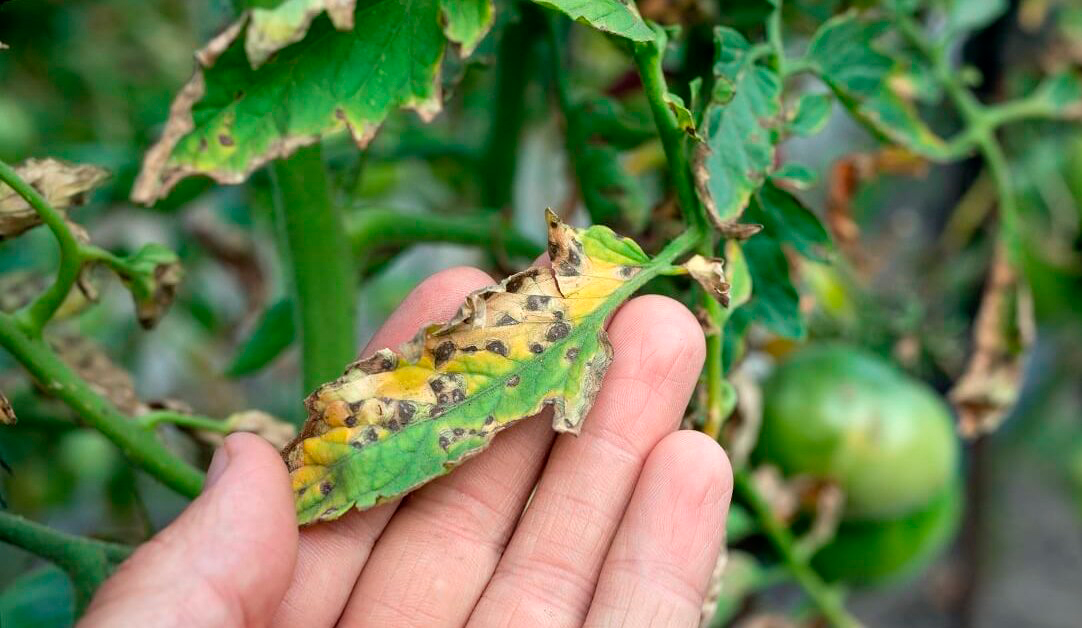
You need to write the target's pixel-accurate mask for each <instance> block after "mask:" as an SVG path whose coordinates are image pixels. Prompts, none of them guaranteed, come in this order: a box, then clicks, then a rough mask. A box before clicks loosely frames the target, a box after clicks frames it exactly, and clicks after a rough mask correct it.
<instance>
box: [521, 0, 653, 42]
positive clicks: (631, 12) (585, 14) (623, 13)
mask: <svg viewBox="0 0 1082 628" xmlns="http://www.w3.org/2000/svg"><path fill="white" fill-rule="evenodd" d="M534 2H536V3H537V4H540V5H541V6H544V7H548V8H550V9H555V10H557V11H560V12H561V13H564V14H566V15H567V16H568V17H570V18H571V19H573V20H578V21H579V22H583V23H586V24H589V25H590V26H593V27H594V28H596V29H597V30H599V31H604V32H606V33H612V34H613V35H619V36H621V37H624V38H626V39H630V40H632V41H651V40H653V39H654V31H652V30H650V27H649V26H647V25H646V22H644V21H643V19H642V17H641V16H640V15H639V11H638V10H637V9H636V8H635V3H633V2H628V1H627V0H534Z"/></svg>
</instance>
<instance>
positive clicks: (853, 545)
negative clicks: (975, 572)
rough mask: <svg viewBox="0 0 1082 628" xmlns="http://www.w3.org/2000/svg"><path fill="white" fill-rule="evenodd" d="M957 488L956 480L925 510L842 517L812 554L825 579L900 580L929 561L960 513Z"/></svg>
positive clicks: (860, 582)
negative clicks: (859, 518)
mask: <svg viewBox="0 0 1082 628" xmlns="http://www.w3.org/2000/svg"><path fill="white" fill-rule="evenodd" d="M962 501H963V500H962V486H961V483H960V482H955V483H954V485H953V486H949V487H947V490H945V491H943V493H942V494H941V495H939V496H937V497H936V498H934V499H933V500H932V501H931V502H929V503H928V504H927V505H926V506H925V507H924V508H922V509H920V510H918V511H916V512H913V513H911V514H909V515H906V516H904V517H900V518H898V519H890V520H886V521H846V522H843V523H842V524H841V525H840V526H839V527H838V532H837V534H836V535H835V537H834V539H833V540H832V541H831V542H830V543H828V544H827V545H825V546H824V547H823V548H822V549H820V550H819V551H818V552H817V553H816V554H815V556H814V557H813V558H812V566H813V567H815V569H816V571H818V572H819V574H820V575H821V576H823V578H825V579H827V580H832V581H833V580H844V581H846V582H848V583H850V584H852V585H856V586H869V585H877V584H884V583H886V582H890V581H893V580H900V579H904V578H905V577H906V576H909V575H912V574H915V573H917V572H919V571H920V570H922V569H923V568H924V567H926V566H927V565H928V563H930V562H931V561H932V560H933V559H935V557H936V556H938V555H939V553H940V552H941V551H942V550H943V548H944V547H946V545H947V544H948V543H949V542H950V541H951V539H953V538H954V536H955V534H956V533H957V531H958V524H959V522H960V521H961V514H962Z"/></svg>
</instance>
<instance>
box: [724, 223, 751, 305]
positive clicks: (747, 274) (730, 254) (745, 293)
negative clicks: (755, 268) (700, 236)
mask: <svg viewBox="0 0 1082 628" xmlns="http://www.w3.org/2000/svg"><path fill="white" fill-rule="evenodd" d="M725 275H726V276H727V277H728V279H729V310H730V311H732V310H735V309H736V308H738V307H740V306H741V305H744V304H745V303H747V302H748V299H750V298H751V290H752V287H751V271H750V270H749V269H748V260H747V258H745V257H744V250H743V249H742V248H740V244H739V243H737V242H736V241H734V240H729V241H727V242H726V243H725Z"/></svg>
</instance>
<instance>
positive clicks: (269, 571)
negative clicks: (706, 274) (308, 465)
mask: <svg viewBox="0 0 1082 628" xmlns="http://www.w3.org/2000/svg"><path fill="white" fill-rule="evenodd" d="M491 283H493V282H492V279H491V278H490V277H488V276H487V275H485V274H484V273H482V272H480V271H478V270H475V269H468V268H457V269H451V270H448V271H444V272H441V273H438V274H436V275H434V276H433V277H431V278H429V279H428V280H426V281H425V282H423V283H422V284H421V285H420V286H418V287H417V289H416V290H414V291H413V292H412V293H411V294H410V295H409V297H407V298H406V300H405V302H404V303H403V304H402V306H401V307H400V308H399V309H398V310H397V311H396V312H395V313H394V314H393V315H392V316H391V317H390V319H389V320H388V321H387V323H386V324H385V325H384V326H383V328H382V329H381V330H380V331H379V332H378V333H377V334H376V335H375V337H374V338H373V339H372V341H371V342H370V343H369V344H368V348H367V349H366V350H365V351H366V353H371V352H372V351H374V350H375V349H379V348H382V347H395V346H397V345H399V344H400V343H402V342H404V341H406V340H408V339H409V338H410V337H412V336H413V334H414V332H415V331H416V330H417V329H418V328H419V327H420V326H421V325H422V324H424V323H427V322H429V321H433V320H446V319H447V318H450V317H451V316H452V315H453V314H454V312H455V310H456V309H457V308H458V306H459V304H460V303H461V302H462V301H463V299H464V298H465V296H466V295H467V294H468V293H470V292H472V291H473V290H475V289H477V288H480V287H482V286H485V285H489V284H491ZM609 337H610V340H611V341H612V344H613V347H614V349H615V356H614V361H613V363H612V365H611V367H610V368H609V371H608V374H607V375H606V377H605V382H604V386H603V387H602V390H601V392H600V393H599V395H598V398H597V401H596V403H595V405H594V408H593V410H592V411H591V412H590V415H589V417H587V419H586V422H585V424H584V425H583V429H582V434H581V435H579V436H578V437H575V436H571V435H556V434H555V433H554V432H553V431H552V429H551V427H550V424H549V418H548V417H547V416H541V417H534V418H531V419H527V420H524V421H522V422H521V423H519V424H518V425H515V426H513V427H511V428H509V429H508V430H506V431H505V432H503V433H501V434H499V435H498V436H497V437H496V439H495V441H494V442H493V443H492V445H491V446H490V447H489V449H488V450H486V451H484V452H483V453H481V454H480V455H478V456H477V457H476V458H475V459H473V460H470V461H468V462H466V463H465V464H463V465H462V467H461V468H459V469H457V470H456V471H454V472H453V473H451V474H450V475H448V476H445V477H442V478H439V479H437V480H435V481H433V482H431V483H429V484H428V485H426V486H424V487H423V488H421V489H419V490H417V491H415V492H413V493H412V494H410V495H409V496H407V497H405V498H403V499H401V500H396V501H394V502H391V503H387V504H383V505H381V506H379V507H377V508H373V509H371V510H368V511H365V512H357V511H353V512H350V513H347V514H346V515H344V516H343V517H341V518H340V519H338V520H336V521H332V522H327V523H320V524H316V525H313V526H309V527H306V528H304V529H301V530H300V531H298V529H297V525H296V519H295V515H294V508H293V495H292V492H291V490H290V483H289V479H288V476H287V472H286V469H285V466H284V464H283V463H282V461H281V458H280V457H279V456H278V454H277V452H275V451H274V449H273V448H272V447H271V446H270V445H268V444H267V443H265V442H264V441H262V440H261V439H260V438H258V437H256V436H253V435H251V434H234V435H231V436H230V437H229V438H228V439H227V440H226V443H225V445H224V446H223V447H222V448H221V449H219V451H218V452H217V453H216V454H215V456H214V460H213V462H212V463H211V468H210V470H209V472H208V478H207V486H206V488H205V489H204V491H203V494H202V495H201V496H200V497H199V498H198V499H196V500H195V501H194V502H193V503H192V504H191V506H189V507H188V509H187V510H185V511H184V513H183V514H182V515H181V516H180V517H179V518H178V519H177V520H176V521H175V522H173V523H172V524H171V525H170V526H169V527H167V528H166V529H164V530H162V532H160V533H159V534H158V535H157V536H155V537H154V538H153V539H152V540H151V541H150V542H148V543H146V544H144V545H143V546H142V547H140V548H139V550H138V551H137V552H136V553H135V554H134V555H133V556H132V557H131V558H130V559H129V560H128V561H126V562H125V563H124V564H123V565H122V566H121V568H120V569H119V570H118V571H117V573H116V574H115V575H114V576H113V577H112V578H111V579H110V580H109V581H107V582H106V583H105V584H104V585H103V586H102V588H101V589H100V590H99V591H98V594H97V595H96V597H95V598H94V601H93V603H92V604H91V606H90V608H89V609H88V611H87V614H86V616H85V617H84V619H83V625H85V626H129V625H130V626H151V625H152V626H161V625H178V626H221V625H267V624H272V625H277V626H329V625H332V624H335V623H336V622H338V623H341V624H343V625H366V626H368V625H373V626H378V625H392V626H402V625H424V626H461V625H467V624H469V625H475V626H516V627H517V626H546V627H547V626H580V625H584V624H586V625H591V626H600V625H621V626H695V625H697V624H698V621H699V613H700V608H701V605H702V601H703V597H704V595H705V591H706V588H707V584H708V581H709V578H710V574H711V572H712V570H713V568H714V564H715V562H716V560H717V556H718V550H719V547H720V544H721V542H722V537H723V529H724V528H723V526H724V521H725V516H726V513H727V511H728V505H729V498H730V494H731V487H732V478H731V471H730V468H729V464H728V461H727V459H726V458H725V455H724V453H723V452H722V451H721V448H720V447H719V446H718V445H717V444H716V443H715V442H713V441H712V440H711V439H709V438H708V437H706V436H705V435H703V434H701V433H698V432H691V431H677V428H678V426H679V424H680V420H681V417H682V415H683V412H684V409H685V407H686V406H687V403H688V399H689V398H690V395H691V394H692V391H693V390H694V388H695V383H696V381H697V379H698V376H699V371H700V368H701V366H702V362H703V353H704V349H703V337H702V332H701V330H700V327H699V324H698V322H697V321H696V320H695V318H694V317H693V316H692V315H691V314H690V313H689V312H688V311H687V310H686V309H685V308H684V307H683V306H682V305H680V304H679V303H677V302H675V301H672V300H671V299H667V298H664V297H658V296H642V297H638V298H636V299H632V300H631V301H630V302H628V303H627V304H626V305H625V306H624V307H623V308H621V309H620V310H619V311H618V312H617V314H616V315H615V316H614V317H613V320H612V323H611V324H610V326H609ZM543 414H547V413H543ZM535 487H536V489H535ZM531 495H532V496H531Z"/></svg>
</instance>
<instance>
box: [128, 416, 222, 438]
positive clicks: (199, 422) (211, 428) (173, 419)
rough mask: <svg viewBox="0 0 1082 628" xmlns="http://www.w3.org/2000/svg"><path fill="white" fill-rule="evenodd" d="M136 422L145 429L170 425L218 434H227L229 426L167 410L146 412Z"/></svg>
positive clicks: (214, 420) (205, 418)
mask: <svg viewBox="0 0 1082 628" xmlns="http://www.w3.org/2000/svg"><path fill="white" fill-rule="evenodd" d="M136 421H137V422H138V423H139V425H142V426H143V427H145V428H147V429H153V428H155V427H157V426H158V425H160V424H162V423H170V424H172V425H177V426H180V427H188V428H192V429H196V430H206V431H208V432H217V433H219V434H228V433H229V426H228V425H227V424H226V422H225V421H222V420H221V419H212V418H210V417H205V416H198V415H195V414H184V413H181V412H171V411H169V410H159V411H156V412H148V413H146V414H144V415H141V416H140V417H139V418H137V419H136Z"/></svg>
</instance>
